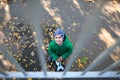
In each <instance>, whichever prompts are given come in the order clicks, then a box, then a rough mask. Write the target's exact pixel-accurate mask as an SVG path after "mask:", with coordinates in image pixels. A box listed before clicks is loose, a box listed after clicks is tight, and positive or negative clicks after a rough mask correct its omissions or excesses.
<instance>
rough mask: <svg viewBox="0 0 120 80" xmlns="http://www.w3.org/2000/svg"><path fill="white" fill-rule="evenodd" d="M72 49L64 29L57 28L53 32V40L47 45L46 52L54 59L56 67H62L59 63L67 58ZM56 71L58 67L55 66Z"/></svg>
mask: <svg viewBox="0 0 120 80" xmlns="http://www.w3.org/2000/svg"><path fill="white" fill-rule="evenodd" d="M72 51H73V45H72V43H71V42H70V41H69V39H68V36H67V35H65V33H64V31H63V30H62V29H61V28H57V29H56V31H55V33H54V40H52V41H51V42H50V44H49V47H48V54H49V55H50V57H51V58H52V60H53V61H55V63H56V65H57V66H58V67H61V69H62V70H63V69H64V68H63V67H62V65H61V62H62V61H63V60H65V59H66V58H68V57H69V56H70V54H71V53H72ZM57 71H60V69H58V68H57Z"/></svg>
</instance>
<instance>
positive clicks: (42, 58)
mask: <svg viewBox="0 0 120 80" xmlns="http://www.w3.org/2000/svg"><path fill="white" fill-rule="evenodd" d="M33 31H35V32H36V34H35V39H36V40H37V41H38V45H37V51H38V52H37V54H38V58H39V62H40V63H41V64H42V70H43V72H44V75H45V76H46V75H47V74H46V61H45V56H44V52H43V50H42V39H43V38H42V35H41V34H42V33H41V32H40V31H41V29H40V27H39V26H36V27H34V29H33Z"/></svg>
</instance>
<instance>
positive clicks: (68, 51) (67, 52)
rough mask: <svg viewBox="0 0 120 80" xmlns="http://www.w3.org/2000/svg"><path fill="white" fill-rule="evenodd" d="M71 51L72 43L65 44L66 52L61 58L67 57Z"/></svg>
mask: <svg viewBox="0 0 120 80" xmlns="http://www.w3.org/2000/svg"><path fill="white" fill-rule="evenodd" d="M72 51H73V46H72V44H70V45H68V46H67V50H66V52H65V53H64V54H63V55H62V58H63V59H66V58H68V57H69V56H70V54H71V53H72Z"/></svg>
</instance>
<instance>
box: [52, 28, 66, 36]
mask: <svg viewBox="0 0 120 80" xmlns="http://www.w3.org/2000/svg"><path fill="white" fill-rule="evenodd" d="M59 34H60V35H61V36H62V38H64V35H65V33H64V31H63V29H61V28H57V29H56V31H55V33H54V37H55V36H56V35H59Z"/></svg>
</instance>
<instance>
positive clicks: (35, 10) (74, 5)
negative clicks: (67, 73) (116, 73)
mask: <svg viewBox="0 0 120 80" xmlns="http://www.w3.org/2000/svg"><path fill="white" fill-rule="evenodd" d="M99 3H100V2H94V3H92V2H85V1H84V0H74V1H72V0H54V1H53V0H49V1H45V0H40V1H39V0H23V2H21V1H20V0H16V1H15V2H14V1H10V2H9V6H10V14H11V16H12V20H11V22H10V23H9V24H8V27H10V25H12V26H14V28H15V30H13V32H12V31H11V29H10V28H9V29H8V27H5V28H4V29H3V30H4V32H5V34H6V35H8V37H11V36H10V35H9V33H12V34H14V33H15V32H16V33H19V35H20V36H21V37H22V39H23V40H22V39H18V36H16V35H15V36H12V38H13V39H16V40H15V42H16V43H20V44H19V46H22V45H23V47H19V49H20V50H19V54H17V55H15V53H14V55H15V57H16V58H17V56H18V58H17V60H18V62H19V63H20V64H21V66H22V67H23V68H24V69H25V70H26V71H40V70H41V64H40V63H39V60H38V56H37V54H36V52H37V51H36V46H35V45H32V47H29V46H30V45H31V44H32V43H34V44H35V43H36V42H35V39H34V36H33V34H32V33H33V32H32V29H34V27H40V32H43V35H44V34H45V33H44V31H42V28H43V27H50V26H53V25H58V26H60V27H64V30H65V32H66V34H67V35H68V36H69V37H70V40H71V41H72V42H73V45H74V46H76V45H77V44H78V45H77V46H78V47H79V42H80V43H82V42H81V41H79V38H80V36H79V35H80V34H82V33H84V29H86V30H89V29H90V30H91V31H92V28H93V27H92V26H94V25H95V26H97V27H98V30H95V31H93V32H92V36H91V37H88V39H89V40H87V44H86V45H85V46H84V47H83V51H82V52H80V53H81V54H80V55H79V57H80V58H82V57H87V58H88V61H87V64H84V68H85V67H87V66H88V65H89V64H90V63H92V61H93V60H94V59H95V58H96V57H97V56H99V55H100V54H101V52H102V51H103V50H104V49H106V48H107V47H106V44H105V43H104V42H103V41H102V40H101V39H100V38H99V36H98V34H99V33H100V29H101V28H105V29H106V30H108V31H109V33H111V34H112V36H113V37H114V38H115V39H116V38H118V37H119V36H117V35H116V34H115V33H114V32H113V31H112V30H111V29H110V26H112V25H114V24H116V25H117V27H118V29H120V27H119V26H120V23H119V21H118V22H117V21H116V22H114V21H112V20H111V23H110V24H109V23H108V22H107V21H106V20H105V19H103V18H101V17H104V18H106V19H109V16H107V15H104V14H103V13H102V10H101V9H102V8H100V9H99V8H98V4H99ZM104 4H105V3H104ZM102 7H103V6H102ZM94 8H96V9H98V11H99V10H100V12H99V13H98V14H97V15H96V16H97V18H99V19H97V18H95V19H96V20H95V19H91V20H94V21H92V22H91V23H90V21H91V20H90V18H89V16H90V15H91V14H94ZM111 15H113V17H114V16H116V15H117V16H118V17H120V15H119V14H116V15H114V14H111ZM100 16H101V17H100ZM110 19H111V18H110ZM98 20H99V22H100V23H98V24H96V23H97V21H98ZM87 22H88V23H87ZM86 25H87V27H86ZM89 25H90V27H89ZM24 26H25V27H24ZM21 28H25V29H23V31H21V32H19V31H20V30H21ZM93 30H94V28H93ZM88 32H89V31H88ZM31 36H32V37H31ZM24 37H25V38H24ZM43 37H46V36H41V38H43ZM47 37H48V36H47ZM13 41H14V40H13ZM27 41H28V42H27ZM85 41H86V40H85ZM48 42H49V41H48ZM76 42H77V43H76ZM46 44H47V43H46ZM25 45H26V46H25ZM24 46H25V47H24ZM78 54H79V51H78ZM45 56H47V55H46V54H45ZM113 62H114V61H113V60H112V58H111V57H110V56H108V57H107V58H106V60H105V61H104V62H103V63H102V65H101V64H100V65H99V64H98V66H97V67H96V68H95V69H94V70H102V69H104V68H105V67H106V66H108V65H110V64H111V63H113ZM74 65H76V66H74ZM84 68H81V67H79V68H78V62H74V64H73V66H72V68H71V70H72V71H78V70H84Z"/></svg>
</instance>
